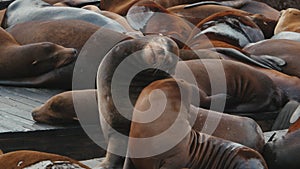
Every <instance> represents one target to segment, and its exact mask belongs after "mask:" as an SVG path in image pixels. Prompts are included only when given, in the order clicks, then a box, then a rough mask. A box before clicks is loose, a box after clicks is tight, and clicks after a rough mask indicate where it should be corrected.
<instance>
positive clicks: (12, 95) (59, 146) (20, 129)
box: [0, 86, 105, 159]
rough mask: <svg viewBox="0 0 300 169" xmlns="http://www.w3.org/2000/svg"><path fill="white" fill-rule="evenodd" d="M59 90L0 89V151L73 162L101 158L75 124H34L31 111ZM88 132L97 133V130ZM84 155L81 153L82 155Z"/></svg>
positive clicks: (94, 145) (99, 152)
mask: <svg viewBox="0 0 300 169" xmlns="http://www.w3.org/2000/svg"><path fill="white" fill-rule="evenodd" d="M60 92H62V91H59V90H47V89H31V88H15V87H4V86H0V149H1V150H3V151H4V152H10V151H15V150H22V149H29V150H38V151H45V152H50V153H57V154H61V155H66V156H70V157H72V158H75V159H90V158H94V157H101V156H103V155H104V153H105V152H104V151H103V150H102V149H101V148H99V146H98V145H96V144H95V143H94V142H93V141H92V140H91V139H90V138H89V137H88V136H87V135H86V134H85V132H84V131H83V130H82V128H81V126H80V125H79V124H73V125H66V126H52V125H46V124H39V123H36V122H35V121H34V120H33V119H32V117H31V111H32V110H33V109H34V108H35V107H37V106H40V105H42V104H43V103H44V102H46V101H47V100H48V99H49V98H50V97H51V96H53V95H55V94H57V93H60ZM89 128H90V131H92V132H95V134H101V131H100V129H99V127H97V126H89ZM83 152H84V153H83Z"/></svg>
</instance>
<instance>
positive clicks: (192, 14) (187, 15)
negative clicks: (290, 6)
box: [167, 5, 277, 38]
mask: <svg viewBox="0 0 300 169" xmlns="http://www.w3.org/2000/svg"><path fill="white" fill-rule="evenodd" d="M185 6H186V5H179V6H174V7H171V8H168V9H167V10H169V11H171V12H173V13H175V14H176V15H178V16H179V17H181V18H184V19H185V20H187V21H189V22H191V23H192V24H194V25H197V24H198V23H199V22H200V21H202V20H203V19H205V18H207V17H209V16H210V15H213V14H215V13H218V12H224V11H235V12H237V13H241V14H243V15H245V16H247V17H248V18H250V19H251V20H252V21H253V22H254V23H256V24H257V26H259V28H260V29H261V30H262V32H263V33H264V35H265V38H270V37H271V36H273V34H274V28H275V26H276V24H277V20H275V19H270V18H267V17H265V16H264V15H262V14H251V13H248V12H244V11H243V10H239V9H234V8H231V7H227V6H222V5H201V6H196V7H193V8H185Z"/></svg>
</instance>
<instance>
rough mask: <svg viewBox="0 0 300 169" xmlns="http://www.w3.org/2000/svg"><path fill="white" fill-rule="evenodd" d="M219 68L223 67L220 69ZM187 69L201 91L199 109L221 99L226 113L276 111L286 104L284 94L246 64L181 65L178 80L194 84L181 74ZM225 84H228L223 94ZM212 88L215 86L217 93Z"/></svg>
mask: <svg viewBox="0 0 300 169" xmlns="http://www.w3.org/2000/svg"><path fill="white" fill-rule="evenodd" d="M216 65H220V68H218V69H217V67H216ZM185 66H187V67H188V68H189V69H190V70H191V72H192V73H193V76H194V77H195V79H196V81H197V85H198V88H199V89H200V91H201V94H200V97H201V98H200V106H201V107H203V108H207V109H208V108H210V104H211V101H212V100H213V99H222V97H225V98H223V99H226V104H225V107H224V112H231V113H235V112H236V113H243V112H244V113H250V112H252V113H253V112H255V113H259V112H268V111H275V110H279V109H280V108H281V107H282V106H283V105H284V104H285V103H286V102H287V98H286V95H285V94H284V92H283V91H282V90H281V89H279V88H278V87H277V86H276V85H275V84H274V83H273V81H272V80H271V79H270V78H269V77H268V76H266V75H264V74H263V73H261V72H259V71H257V70H255V69H254V68H252V67H251V66H248V65H246V64H243V63H240V62H235V61H230V60H216V59H202V60H190V61H181V62H178V64H177V67H176V75H175V77H177V78H181V79H184V80H186V81H188V82H190V83H193V82H192V81H191V80H192V79H191V78H190V77H187V76H186V72H184V71H182V69H183V68H184V67H185ZM215 84H219V85H215ZM222 85H226V86H225V88H226V89H225V90H223V91H222V90H221V89H222ZM212 86H215V88H216V90H215V91H213V87H212ZM212 92H214V93H212ZM215 108H216V109H218V108H219V107H215ZM217 111H218V110H217Z"/></svg>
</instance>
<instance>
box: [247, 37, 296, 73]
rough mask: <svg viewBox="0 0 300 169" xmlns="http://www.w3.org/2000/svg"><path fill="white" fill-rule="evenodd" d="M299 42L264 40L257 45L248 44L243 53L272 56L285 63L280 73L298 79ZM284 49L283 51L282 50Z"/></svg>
mask: <svg viewBox="0 0 300 169" xmlns="http://www.w3.org/2000/svg"><path fill="white" fill-rule="evenodd" d="M299 45H300V42H297V41H293V40H286V39H266V40H263V41H260V42H257V43H253V44H249V45H247V46H246V47H244V48H243V50H244V51H246V52H248V53H250V54H252V55H256V56H258V57H259V56H264V55H267V56H273V57H276V58H280V59H282V60H284V61H285V62H286V64H285V65H283V66H281V69H282V70H281V72H283V73H285V74H287V75H290V76H296V77H298V78H299V77H300V69H299V64H300V63H299V59H298V54H299V52H300V48H299ZM283 49H284V50H283Z"/></svg>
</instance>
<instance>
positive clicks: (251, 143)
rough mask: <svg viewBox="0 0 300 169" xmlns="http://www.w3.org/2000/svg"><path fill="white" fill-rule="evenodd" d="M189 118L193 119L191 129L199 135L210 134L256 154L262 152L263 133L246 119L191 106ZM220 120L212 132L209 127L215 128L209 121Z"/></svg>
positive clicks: (252, 122) (256, 125)
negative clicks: (237, 144) (248, 148)
mask: <svg viewBox="0 0 300 169" xmlns="http://www.w3.org/2000/svg"><path fill="white" fill-rule="evenodd" d="M189 113H190V118H191V119H195V122H194V124H193V126H192V127H193V129H194V130H195V131H199V132H201V133H206V134H210V135H212V136H215V137H219V138H222V139H225V140H229V141H233V142H236V143H240V144H242V145H245V146H247V147H250V148H252V149H254V150H256V151H258V152H262V150H263V146H264V145H265V140H264V137H263V132H262V130H261V128H260V127H259V126H258V124H257V123H256V122H255V121H254V120H252V119H250V118H247V117H240V116H233V115H230V114H225V113H219V112H215V111H213V110H206V109H202V108H197V107H195V106H193V105H191V106H190V109H189ZM218 119H219V120H220V121H218V124H217V126H216V128H214V131H213V132H211V130H212V129H211V128H210V127H215V126H214V125H212V124H210V123H212V122H211V121H209V120H212V121H213V120H215V121H217V120H218Z"/></svg>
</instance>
